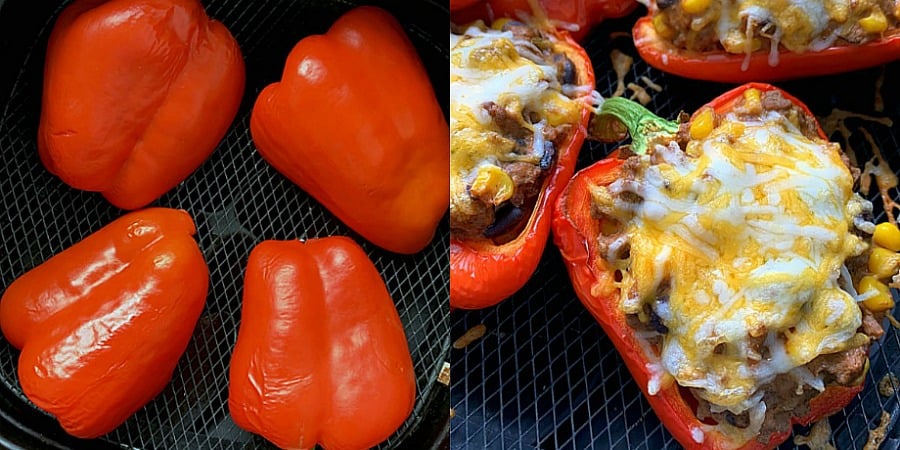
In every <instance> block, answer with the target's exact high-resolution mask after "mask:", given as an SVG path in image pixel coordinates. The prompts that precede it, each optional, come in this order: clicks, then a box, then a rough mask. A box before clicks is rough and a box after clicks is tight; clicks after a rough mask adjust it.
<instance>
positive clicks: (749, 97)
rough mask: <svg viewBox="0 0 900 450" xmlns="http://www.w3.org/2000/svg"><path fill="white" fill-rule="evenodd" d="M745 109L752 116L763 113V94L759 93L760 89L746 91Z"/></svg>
mask: <svg viewBox="0 0 900 450" xmlns="http://www.w3.org/2000/svg"><path fill="white" fill-rule="evenodd" d="M744 108H745V109H746V110H747V112H749V113H751V114H759V113H760V112H762V93H760V92H759V89H747V90H746V91H744Z"/></svg>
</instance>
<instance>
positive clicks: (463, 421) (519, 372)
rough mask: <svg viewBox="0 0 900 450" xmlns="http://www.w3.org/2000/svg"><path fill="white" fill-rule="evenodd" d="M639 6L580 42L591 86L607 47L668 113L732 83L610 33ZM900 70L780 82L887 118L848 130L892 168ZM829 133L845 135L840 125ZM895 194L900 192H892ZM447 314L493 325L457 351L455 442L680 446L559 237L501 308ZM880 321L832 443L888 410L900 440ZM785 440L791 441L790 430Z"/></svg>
mask: <svg viewBox="0 0 900 450" xmlns="http://www.w3.org/2000/svg"><path fill="white" fill-rule="evenodd" d="M639 14H640V13H636V14H635V15H633V16H631V17H629V18H627V19H622V20H615V21H609V22H606V23H604V24H603V25H601V26H600V27H599V29H596V30H594V31H592V33H591V34H590V35H589V36H588V37H587V39H586V41H585V42H584V47H585V49H586V50H587V52H588V54H589V55H590V57H591V59H592V62H593V65H594V70H595V72H596V76H597V87H596V89H597V90H598V91H599V92H600V93H601V94H603V96H604V97H608V96H609V95H611V93H612V92H614V90H615V87H616V86H615V83H616V77H615V74H614V73H613V70H612V64H611V62H610V58H609V54H610V51H611V50H612V49H619V50H621V51H623V52H624V53H626V54H628V55H631V56H633V57H634V58H635V61H634V64H633V65H632V67H631V70H630V72H629V73H628V75H627V76H626V83H627V82H636V83H638V84H643V83H641V82H640V81H639V78H640V77H641V76H647V77H649V78H650V79H651V80H653V81H655V82H656V83H658V84H659V85H661V86H662V87H663V88H664V90H663V92H661V93H655V92H653V91H649V90H648V92H650V93H651V94H652V96H653V99H652V101H651V102H650V103H649V104H648V105H647V107H648V108H649V109H650V110H651V111H654V112H656V113H657V114H658V115H660V116H662V117H667V118H675V117H676V116H677V114H678V112H679V111H685V112H688V113H691V112H693V111H694V110H696V109H697V108H698V107H700V106H702V105H703V104H705V103H706V102H708V101H710V100H712V99H713V98H715V97H716V96H718V95H719V94H722V93H724V92H725V91H727V90H729V89H730V88H732V87H734V86H735V85H726V84H715V83H708V82H698V81H689V80H685V79H682V78H679V77H675V76H671V75H667V74H664V73H662V72H660V71H658V70H655V69H652V68H650V67H649V66H648V65H647V64H646V63H644V62H643V61H641V60H640V58H639V57H638V56H637V52H636V51H635V49H634V46H633V44H632V43H631V41H630V37H629V36H622V35H621V34H616V35H614V36H612V37H611V33H613V32H617V31H629V30H630V26H631V25H632V24H633V23H634V21H635V20H636V18H637V17H638V16H639ZM835 64H840V62H839V61H838V62H835ZM881 70H886V72H885V77H884V79H885V83H884V87H883V89H882V96H883V98H884V103H885V106H884V111H883V112H876V111H874V110H873V108H874V107H873V104H874V103H873V100H874V98H875V91H876V89H875V85H876V80H877V79H878V76H879V74H880V72H881ZM898 79H900V63H893V64H891V65H888V66H887V67H886V68H876V69H871V70H865V71H860V72H856V73H851V74H845V75H839V76H831V77H818V78H810V79H805V80H798V81H792V82H784V83H774V84H775V85H777V86H779V87H782V88H783V89H785V90H786V91H787V92H789V93H791V94H793V95H795V96H796V97H798V98H799V99H800V100H802V101H803V102H805V103H806V104H807V105H808V106H809V107H810V108H811V110H812V111H813V112H814V113H815V114H816V115H818V116H820V117H821V116H825V115H828V113H829V112H830V111H831V109H832V108H841V109H845V110H849V111H854V112H859V113H866V114H871V115H873V116H876V117H889V118H891V119H892V120H893V126H892V127H887V126H884V125H880V124H874V123H871V122H865V121H862V120H853V119H851V120H848V121H847V125H848V126H849V128H850V129H851V130H852V131H853V134H852V137H851V139H850V144H851V146H852V147H853V148H854V149H855V150H856V154H857V156H858V160H859V164H860V165H862V164H863V163H864V162H865V161H866V160H868V159H869V157H870V156H871V149H870V148H869V146H868V145H867V143H866V142H865V140H864V137H863V135H862V133H861V132H859V131H858V128H860V127H862V128H865V129H866V130H868V131H869V132H870V133H871V134H872V136H873V138H874V140H875V142H876V143H877V144H878V145H879V147H880V148H881V149H882V150H883V151H884V156H885V158H886V160H887V161H888V162H889V163H890V165H891V167H892V168H893V169H895V170H900V88H898V85H897V83H896V80H898ZM629 94H630V91H629ZM832 139H833V140H838V141H839V142H840V140H839V139H840V136H837V135H835V136H832ZM615 147H616V146H615V145H600V144H597V143H589V144H587V145H585V147H584V148H583V149H582V152H581V156H580V159H579V166H578V167H579V168H582V167H585V166H587V165H589V164H590V163H591V162H592V161H597V160H600V159H602V158H603V157H604V156H605V155H607V154H608V153H609V152H610V151H611V150H612V149H614V148H615ZM873 191H874V189H873ZM892 195H893V196H894V198H895V199H897V197H898V195H897V192H892ZM868 197H869V198H870V199H871V200H873V203H874V204H875V209H876V214H877V217H878V219H879V220H883V217H884V216H883V208H882V202H881V200H880V199H879V198H877V197H878V196H877V193H875V192H872V193H870V195H869V196H868ZM895 296H896V293H895ZM450 323H451V325H450V328H451V331H450V332H451V338H453V339H456V338H458V337H460V336H461V335H463V334H464V333H465V332H466V331H467V330H469V329H470V328H472V327H473V326H475V325H478V324H484V325H485V326H486V328H487V332H486V334H485V336H484V337H483V338H482V339H480V340H478V341H476V342H474V343H472V344H469V345H468V346H466V347H465V348H464V349H461V350H456V349H454V350H451V361H452V363H451V389H450V396H451V400H450V403H451V405H450V406H451V408H453V411H454V413H455V415H454V417H453V418H451V420H450V443H451V448H452V449H454V450H462V449H514V448H521V449H536V448H539V449H557V448H560V449H563V448H564V449H622V450H631V449H638V450H640V449H645V450H658V449H675V448H680V445H679V444H678V443H677V442H676V441H675V440H674V439H673V438H672V436H671V435H670V434H669V432H668V431H666V429H665V428H664V427H663V426H662V425H661V423H660V421H659V419H658V418H657V417H656V415H655V414H654V413H653V410H652V409H651V408H650V405H649V404H648V403H647V401H646V400H645V398H644V397H643V395H642V394H641V391H640V389H639V388H638V386H637V384H636V383H635V382H634V380H633V379H632V378H631V375H630V374H629V372H628V370H627V369H626V367H625V365H624V363H623V361H622V359H621V358H620V356H619V355H618V353H617V352H616V350H615V349H614V347H613V345H612V343H611V342H610V340H609V338H607V336H606V335H605V334H604V333H603V331H602V329H601V328H600V326H599V325H598V324H597V323H596V322H595V320H594V319H593V317H592V316H591V315H590V313H588V311H587V309H585V308H584V307H583V306H582V304H581V302H580V301H579V300H578V298H577V297H576V296H575V293H574V291H573V290H572V287H571V284H570V282H569V277H568V274H567V273H566V269H565V267H564V265H563V263H562V260H561V258H560V256H559V252H558V250H557V249H556V248H555V246H554V245H553V244H552V243H549V244H548V247H547V249H546V251H545V254H544V256H543V260H542V261H541V263H540V265H539V267H538V269H537V271H536V272H535V274H534V276H533V277H532V278H531V280H530V281H529V282H528V284H527V285H526V286H525V287H524V288H523V289H522V290H521V291H520V292H518V293H517V294H515V295H513V296H512V297H511V298H509V299H507V300H505V301H504V302H503V303H501V304H499V305H498V306H496V307H492V308H488V309H485V310H480V311H454V312H452V313H451V316H450ZM885 328H886V331H887V333H886V335H885V336H884V337H883V338H882V339H881V340H880V342H878V343H876V344H875V345H873V347H872V349H871V368H870V371H869V374H868V375H867V377H866V386H865V390H863V391H862V392H861V393H860V394H859V395H858V396H857V398H856V399H855V400H854V401H853V402H851V403H850V404H849V405H848V406H847V407H846V408H844V410H843V411H841V412H839V413H837V414H836V415H834V416H832V417H831V419H830V424H831V426H832V428H833V435H832V444H833V445H835V447H836V448H837V449H841V450H844V449H862V448H863V447H864V445H865V444H866V441H867V439H868V436H869V432H868V430H869V429H872V428H875V427H876V426H877V425H878V424H879V421H880V418H881V412H882V411H887V412H889V413H890V414H891V417H892V418H891V423H890V426H889V430H890V431H889V433H888V438H887V440H886V442H885V443H884V444H883V447H882V448H884V449H896V448H898V446H900V427H898V426H896V424H897V422H898V419H900V417H898V412H900V401H898V397H897V395H894V396H891V397H883V396H881V395H880V394H879V393H878V390H877V388H876V385H877V383H878V382H879V381H880V380H881V379H882V377H883V376H885V374H887V373H888V372H889V371H890V372H894V373H898V374H900V333H898V330H896V329H894V328H893V327H891V326H890V325H889V324H887V322H885ZM794 430H795V434H797V433H801V434H806V432H807V431H808V430H807V429H806V428H802V427H795V428H794ZM780 448H781V449H791V448H795V446H794V445H793V444H792V440H790V439H789V440H788V442H786V443H785V444H783V445H782V446H781V447H780ZM802 448H806V447H802Z"/></svg>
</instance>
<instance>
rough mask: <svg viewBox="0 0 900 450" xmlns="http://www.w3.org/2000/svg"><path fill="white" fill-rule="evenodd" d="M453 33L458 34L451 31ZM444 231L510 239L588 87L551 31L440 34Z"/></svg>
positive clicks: (501, 25)
mask: <svg viewBox="0 0 900 450" xmlns="http://www.w3.org/2000/svg"><path fill="white" fill-rule="evenodd" d="M457 31H459V30H457ZM450 47H451V57H450V113H451V114H450V152H451V153H450V154H451V157H450V227H451V230H452V232H453V234H454V236H458V237H464V238H473V237H486V238H491V239H493V240H494V241H495V242H497V243H503V242H505V241H508V240H511V239H512V238H513V237H515V236H516V235H518V233H519V232H520V231H521V230H522V228H523V227H524V225H525V223H526V222H527V221H528V218H529V217H530V216H531V211H532V209H533V207H534V204H535V202H536V200H537V198H538V196H539V195H540V194H541V191H542V190H543V184H544V180H545V179H546V176H547V174H548V173H549V171H551V170H552V167H553V166H554V164H555V163H556V157H557V152H558V151H559V149H560V148H561V146H562V145H565V143H566V141H567V138H568V137H569V135H570V133H571V132H572V130H573V129H574V127H577V126H579V124H580V122H581V114H582V111H583V109H584V107H585V98H589V97H590V95H591V93H592V89H593V86H580V85H578V83H579V82H580V81H582V80H580V79H579V77H580V75H579V72H578V69H577V68H576V66H575V64H574V63H573V61H572V60H571V59H569V58H568V57H567V56H566V53H565V44H564V43H561V42H559V41H558V40H557V38H556V37H555V35H554V34H553V33H548V32H545V31H543V30H541V29H539V28H535V27H530V26H527V25H525V24H522V23H519V22H514V21H503V22H499V21H498V22H495V23H494V28H493V29H488V28H486V27H485V26H484V25H483V24H481V23H480V22H479V23H476V25H473V26H471V27H469V28H468V29H466V30H464V31H460V32H457V33H455V32H453V30H451V33H450Z"/></svg>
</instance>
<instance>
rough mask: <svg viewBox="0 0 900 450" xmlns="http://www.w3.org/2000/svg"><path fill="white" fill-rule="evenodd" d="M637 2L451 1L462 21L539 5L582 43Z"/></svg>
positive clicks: (515, 16) (452, 15)
mask: <svg viewBox="0 0 900 450" xmlns="http://www.w3.org/2000/svg"><path fill="white" fill-rule="evenodd" d="M637 5H638V3H637V2H636V1H634V0H576V1H560V0H474V1H473V0H451V1H450V11H451V13H450V18H451V20H453V21H454V22H455V23H458V24H463V23H466V22H471V21H474V20H478V19H481V20H485V21H493V20H495V19H499V18H501V17H508V18H511V19H518V18H519V17H520V16H521V15H522V14H532V13H533V12H534V8H535V7H539V9H540V10H541V11H543V13H545V14H546V15H547V17H548V18H549V19H551V20H553V21H555V22H556V23H557V24H558V25H559V26H560V27H566V28H568V31H569V33H571V35H572V37H573V38H574V39H575V40H576V41H579V42H580V41H581V40H583V39H584V37H585V36H587V34H588V32H590V30H591V28H592V27H593V26H594V25H596V24H598V23H600V22H601V21H603V20H604V19H614V18H617V17H623V16H625V15H627V14H628V13H630V12H631V11H633V10H634V9H635V8H636V7H637Z"/></svg>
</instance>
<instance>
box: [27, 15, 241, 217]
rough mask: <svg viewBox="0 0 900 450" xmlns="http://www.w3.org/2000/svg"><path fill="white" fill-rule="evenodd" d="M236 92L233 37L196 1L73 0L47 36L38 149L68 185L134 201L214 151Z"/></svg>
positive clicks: (170, 183)
mask: <svg viewBox="0 0 900 450" xmlns="http://www.w3.org/2000/svg"><path fill="white" fill-rule="evenodd" d="M243 90H244V62H243V58H242V56H241V52H240V49H239V48H238V45H237V42H236V41H235V40H234V38H233V37H232V36H231V34H230V33H229V32H228V30H227V29H226V28H225V26H224V25H222V24H221V23H219V22H216V21H213V20H211V19H210V18H209V17H207V15H206V12H205V11H204V10H203V7H202V5H201V4H200V2H199V1H198V0H109V1H97V0H76V1H75V2H74V3H72V4H71V5H69V6H68V7H67V8H66V9H65V10H64V11H63V12H62V14H61V15H60V16H59V18H58V19H57V21H56V24H55V26H54V28H53V32H52V34H51V35H50V42H49V44H48V47H47V60H46V63H45V67H44V91H43V100H42V105H41V121H40V127H39V130H38V152H39V154H40V158H41V161H42V162H43V164H44V166H45V167H46V168H47V170H48V171H50V172H51V173H53V174H54V175H56V176H58V177H59V178H60V179H61V180H62V181H63V182H64V183H66V184H68V185H69V186H71V187H73V188H76V189H82V190H86V191H93V192H100V193H102V194H103V196H104V197H106V199H107V200H109V202H110V203H112V204H113V205H115V206H117V207H119V208H122V209H137V208H140V207H143V206H146V205H147V204H149V203H150V202H152V201H154V200H156V199H157V198H158V197H160V196H161V195H162V194H164V193H165V192H167V191H168V190H170V189H172V188H173V187H175V185H177V184H178V183H180V182H182V181H183V180H184V179H185V178H187V177H188V175H190V174H191V172H193V171H194V170H195V169H197V168H198V167H199V166H200V164H202V163H203V161H205V160H206V158H208V157H209V155H210V154H211V153H212V152H213V150H214V149H215V148H216V146H217V145H218V143H219V141H220V140H221V139H222V137H223V136H224V135H225V132H226V131H227V130H228V127H229V125H230V124H231V121H232V120H233V119H234V116H235V114H236V113H237V109H238V106H239V105H240V102H241V96H242V93H243Z"/></svg>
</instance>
